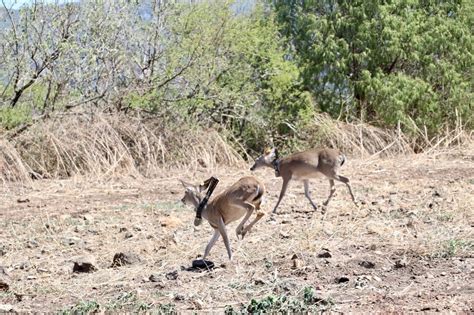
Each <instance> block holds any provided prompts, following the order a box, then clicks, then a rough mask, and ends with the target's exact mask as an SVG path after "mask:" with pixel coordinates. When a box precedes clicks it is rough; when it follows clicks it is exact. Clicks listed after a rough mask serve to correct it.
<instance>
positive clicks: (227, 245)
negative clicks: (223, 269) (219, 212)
mask: <svg viewBox="0 0 474 315" xmlns="http://www.w3.org/2000/svg"><path fill="white" fill-rule="evenodd" d="M217 229H218V230H219V233H220V234H221V235H222V239H223V240H224V244H225V248H226V249H227V255H228V256H229V260H232V250H231V249H230V243H229V237H228V236H227V229H226V227H225V223H224V220H223V219H222V217H220V218H219V220H218V222H217Z"/></svg>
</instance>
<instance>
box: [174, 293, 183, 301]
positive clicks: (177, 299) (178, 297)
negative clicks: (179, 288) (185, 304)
mask: <svg viewBox="0 0 474 315" xmlns="http://www.w3.org/2000/svg"><path fill="white" fill-rule="evenodd" d="M185 299H186V296H184V295H183V294H176V295H175V296H174V300H175V301H184V300H185Z"/></svg>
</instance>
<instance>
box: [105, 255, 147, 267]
mask: <svg viewBox="0 0 474 315" xmlns="http://www.w3.org/2000/svg"><path fill="white" fill-rule="evenodd" d="M140 261H141V259H140V257H138V255H136V254H134V253H130V252H125V253H116V254H115V255H114V258H113V260H112V265H111V267H120V266H125V265H132V264H135V263H139V262H140Z"/></svg>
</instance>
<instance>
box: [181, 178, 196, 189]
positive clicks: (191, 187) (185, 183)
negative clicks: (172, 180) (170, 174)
mask: <svg viewBox="0 0 474 315" xmlns="http://www.w3.org/2000/svg"><path fill="white" fill-rule="evenodd" d="M179 181H180V182H181V185H183V187H184V188H186V189H187V190H189V189H194V185H193V184H190V183H188V182H185V181H184V180H181V179H180V180H179Z"/></svg>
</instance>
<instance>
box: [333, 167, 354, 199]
mask: <svg viewBox="0 0 474 315" xmlns="http://www.w3.org/2000/svg"><path fill="white" fill-rule="evenodd" d="M333 178H334V179H335V180H338V181H340V182H343V183H344V184H346V186H347V189H348V190H349V193H350V194H351V198H352V201H353V202H354V204H355V205H356V206H358V204H357V200H356V199H355V197H354V194H353V193H352V187H351V183H350V181H349V178H347V177H345V176H342V175H334V176H333Z"/></svg>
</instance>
